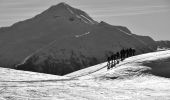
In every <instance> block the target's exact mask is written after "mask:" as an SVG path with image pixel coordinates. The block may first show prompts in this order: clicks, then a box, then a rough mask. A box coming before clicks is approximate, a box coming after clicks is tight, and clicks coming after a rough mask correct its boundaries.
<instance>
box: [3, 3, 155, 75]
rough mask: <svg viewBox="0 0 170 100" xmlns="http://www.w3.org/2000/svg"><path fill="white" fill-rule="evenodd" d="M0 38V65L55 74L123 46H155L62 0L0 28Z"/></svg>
mask: <svg viewBox="0 0 170 100" xmlns="http://www.w3.org/2000/svg"><path fill="white" fill-rule="evenodd" d="M0 40H1V41H0V47H1V49H0V65H1V66H4V67H9V68H15V67H14V66H16V67H17V69H22V70H30V71H36V72H43V73H50V74H57V75H64V74H67V73H70V72H73V71H76V70H79V69H82V68H85V67H88V66H92V65H95V64H97V63H101V62H104V61H105V59H106V57H107V56H108V55H110V54H111V53H113V52H117V51H119V50H121V49H122V48H129V47H132V48H135V49H136V50H137V53H138V54H140V53H145V52H151V51H154V50H156V46H155V41H154V40H153V39H151V38H146V37H142V36H139V35H134V34H132V33H131V32H130V30H129V29H128V28H126V27H124V26H114V25H110V24H108V23H106V22H103V21H102V22H100V23H98V22H97V21H95V20H93V19H92V18H91V17H90V16H89V15H88V14H87V13H85V12H84V11H81V10H79V9H76V8H73V7H71V6H69V5H68V4H65V3H60V4H58V5H55V6H52V7H50V8H49V9H47V10H45V11H44V12H42V13H41V14H38V15H36V16H35V17H33V18H31V19H27V20H25V21H21V22H18V23H15V24H13V25H12V26H10V27H6V28H1V29H0ZM145 40H147V42H145Z"/></svg>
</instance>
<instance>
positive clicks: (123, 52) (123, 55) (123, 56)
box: [121, 49, 126, 61]
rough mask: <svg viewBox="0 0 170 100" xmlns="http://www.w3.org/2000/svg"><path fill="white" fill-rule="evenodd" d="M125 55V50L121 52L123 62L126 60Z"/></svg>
mask: <svg viewBox="0 0 170 100" xmlns="http://www.w3.org/2000/svg"><path fill="white" fill-rule="evenodd" d="M125 54H126V52H125V49H122V50H121V61H123V60H124V59H125Z"/></svg>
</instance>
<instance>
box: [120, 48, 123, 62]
mask: <svg viewBox="0 0 170 100" xmlns="http://www.w3.org/2000/svg"><path fill="white" fill-rule="evenodd" d="M120 59H121V61H122V60H123V50H121V51H120Z"/></svg>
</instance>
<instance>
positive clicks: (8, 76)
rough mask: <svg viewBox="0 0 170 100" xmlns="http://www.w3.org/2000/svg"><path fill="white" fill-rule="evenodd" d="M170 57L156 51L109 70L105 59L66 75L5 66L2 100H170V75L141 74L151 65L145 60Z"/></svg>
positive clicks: (0, 84) (0, 87) (0, 74)
mask: <svg viewBox="0 0 170 100" xmlns="http://www.w3.org/2000/svg"><path fill="white" fill-rule="evenodd" d="M169 58H170V50H167V51H160V52H153V53H148V54H142V55H137V56H134V57H130V58H127V59H125V60H124V61H123V62H120V64H118V65H117V66H116V67H115V68H113V69H111V70H109V71H107V69H106V64H107V63H106V62H105V63H102V64H98V65H95V66H92V67H89V68H86V69H83V70H80V71H77V72H74V73H71V74H68V75H66V76H55V75H48V74H41V73H35V72H27V71H17V70H13V69H6V68H1V70H0V100H29V99H33V100H35V99H36V100H60V99H62V100H68V99H71V100H137V99H139V100H143V99H145V100H157V99H158V100H169V99H170V79H169V78H163V77H158V76H154V75H150V74H142V73H140V72H141V71H142V70H146V69H147V68H148V66H144V65H143V63H145V62H150V63H152V62H154V63H155V62H159V63H163V64H166V63H165V62H163V61H164V60H165V59H169ZM160 60H161V61H160ZM165 61H166V60H165ZM166 62H168V61H166ZM169 63H170V61H169ZM161 68H164V66H162V67H161ZM148 70H152V69H149V68H148Z"/></svg>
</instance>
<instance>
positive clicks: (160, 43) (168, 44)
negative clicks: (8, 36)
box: [156, 40, 170, 49]
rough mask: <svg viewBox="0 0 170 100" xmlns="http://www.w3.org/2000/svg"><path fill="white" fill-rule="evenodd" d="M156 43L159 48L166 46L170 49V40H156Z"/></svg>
mask: <svg viewBox="0 0 170 100" xmlns="http://www.w3.org/2000/svg"><path fill="white" fill-rule="evenodd" d="M156 44H157V46H158V47H159V48H168V49H170V41H168V40H166V41H165V40H164V41H163V40H162V41H156Z"/></svg>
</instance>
